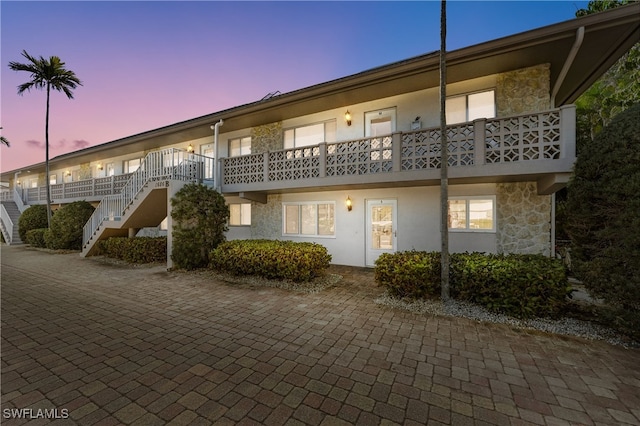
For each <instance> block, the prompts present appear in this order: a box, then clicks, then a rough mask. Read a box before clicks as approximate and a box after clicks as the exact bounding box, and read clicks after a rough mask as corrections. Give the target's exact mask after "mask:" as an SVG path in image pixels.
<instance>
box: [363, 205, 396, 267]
mask: <svg viewBox="0 0 640 426" xmlns="http://www.w3.org/2000/svg"><path fill="white" fill-rule="evenodd" d="M397 209H398V203H397V201H396V200H389V199H387V200H379V199H377V200H376V199H374V200H367V237H366V243H367V253H366V264H367V266H374V263H375V261H376V259H377V258H378V257H379V256H380V255H381V254H382V253H394V252H395V251H396V247H397V232H396V226H397Z"/></svg>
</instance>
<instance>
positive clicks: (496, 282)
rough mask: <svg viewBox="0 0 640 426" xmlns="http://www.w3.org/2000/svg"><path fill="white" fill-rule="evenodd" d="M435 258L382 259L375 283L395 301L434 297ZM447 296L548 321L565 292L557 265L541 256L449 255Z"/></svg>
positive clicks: (561, 304) (561, 270)
mask: <svg viewBox="0 0 640 426" xmlns="http://www.w3.org/2000/svg"><path fill="white" fill-rule="evenodd" d="M440 271H441V268H440V253H439V252H418V251H407V252H397V253H393V254H383V255H381V256H380V257H379V258H378V260H377V261H376V268H375V280H376V283H377V284H378V285H381V286H384V287H385V288H386V289H387V291H388V292H389V293H390V294H391V295H393V296H396V297H409V298H434V297H438V296H439V295H440ZM450 285H451V296H452V297H453V298H454V299H460V300H467V301H469V302H472V303H476V304H478V305H481V306H484V307H485V308H486V309H488V310H490V311H493V312H499V313H503V314H507V315H511V316H515V317H519V318H528V317H544V316H554V315H557V314H559V313H560V312H561V310H562V308H563V307H564V306H566V303H567V296H568V295H569V293H570V291H571V287H570V286H569V284H568V281H567V276H566V272H565V270H564V267H563V265H562V263H561V262H560V261H558V260H555V259H550V258H547V257H544V256H542V255H517V254H509V255H492V254H482V253H459V254H452V255H451V263H450Z"/></svg>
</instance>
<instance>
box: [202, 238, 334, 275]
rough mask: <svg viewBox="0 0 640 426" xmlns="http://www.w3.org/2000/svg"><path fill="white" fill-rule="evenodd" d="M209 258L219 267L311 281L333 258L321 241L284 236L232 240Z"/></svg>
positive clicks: (232, 271)
mask: <svg viewBox="0 0 640 426" xmlns="http://www.w3.org/2000/svg"><path fill="white" fill-rule="evenodd" d="M209 258H210V262H211V263H210V265H209V266H210V267H211V268H212V269H215V270H218V271H224V272H228V273H231V274H233V275H257V276H260V277H263V278H268V279H285V280H292V281H295V282H305V281H311V280H312V279H313V278H315V277H317V276H319V275H321V274H322V272H323V271H324V270H325V269H326V268H328V267H329V263H330V262H331V255H330V254H329V252H328V251H327V248H326V247H324V246H322V245H320V244H316V243H306V242H293V241H280V240H234V241H228V242H226V243H223V244H220V245H219V246H218V248H216V249H215V250H213V251H212V252H211V254H210V256H209Z"/></svg>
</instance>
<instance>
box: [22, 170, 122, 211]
mask: <svg viewBox="0 0 640 426" xmlns="http://www.w3.org/2000/svg"><path fill="white" fill-rule="evenodd" d="M130 176H131V173H126V174H123V175H115V176H108V177H101V178H93V179H83V180H79V181H76V182H66V183H58V184H53V185H51V200H52V202H54V203H55V202H60V201H62V200H65V201H68V200H73V199H77V200H83V199H93V200H100V199H101V198H102V197H104V196H105V195H113V194H118V193H119V192H120V190H121V189H122V187H123V186H124V185H125V184H126V183H127V180H129V177H130ZM17 192H18V193H19V194H20V198H21V199H22V200H23V201H24V203H25V204H41V203H45V202H46V201H47V187H46V186H40V187H36V188H22V189H18V191H17Z"/></svg>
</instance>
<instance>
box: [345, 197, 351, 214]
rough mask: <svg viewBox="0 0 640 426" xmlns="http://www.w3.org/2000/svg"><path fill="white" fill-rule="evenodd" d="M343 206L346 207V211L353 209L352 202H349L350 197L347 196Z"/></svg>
mask: <svg viewBox="0 0 640 426" xmlns="http://www.w3.org/2000/svg"><path fill="white" fill-rule="evenodd" d="M345 204H346V206H347V211H349V212H350V211H351V209H353V202H352V201H351V197H349V196H347V200H346V201H345Z"/></svg>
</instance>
